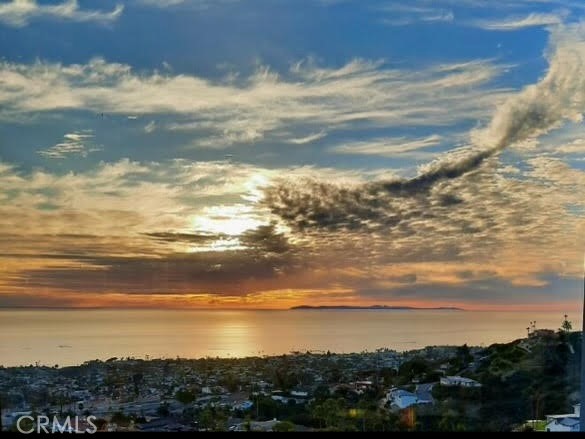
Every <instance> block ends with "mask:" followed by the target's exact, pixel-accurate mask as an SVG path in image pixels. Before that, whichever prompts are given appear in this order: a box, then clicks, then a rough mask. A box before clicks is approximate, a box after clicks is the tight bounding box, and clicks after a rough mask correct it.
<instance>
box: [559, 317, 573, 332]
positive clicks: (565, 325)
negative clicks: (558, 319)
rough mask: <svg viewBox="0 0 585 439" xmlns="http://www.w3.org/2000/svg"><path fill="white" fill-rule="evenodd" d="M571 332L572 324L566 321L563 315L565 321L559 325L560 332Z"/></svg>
mask: <svg viewBox="0 0 585 439" xmlns="http://www.w3.org/2000/svg"><path fill="white" fill-rule="evenodd" d="M572 330H573V324H572V323H571V322H570V321H569V320H567V314H565V320H563V323H562V324H561V331H563V332H565V333H568V332H571V331H572Z"/></svg>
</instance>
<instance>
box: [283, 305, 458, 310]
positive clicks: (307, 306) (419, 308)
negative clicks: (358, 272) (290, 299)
mask: <svg viewBox="0 0 585 439" xmlns="http://www.w3.org/2000/svg"><path fill="white" fill-rule="evenodd" d="M290 309H291V310H297V309H315V310H327V309H341V310H345V309H347V310H349V309H361V310H364V309H383V310H384V309H387V310H402V311H404V310H406V311H433V310H442V311H465V310H464V309H463V308H457V307H455V306H440V307H435V308H421V307H416V306H388V305H370V306H351V305H322V306H311V305H299V306H293V307H291V308H290Z"/></svg>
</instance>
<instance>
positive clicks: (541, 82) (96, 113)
mask: <svg viewBox="0 0 585 439" xmlns="http://www.w3.org/2000/svg"><path fill="white" fill-rule="evenodd" d="M584 13H585V5H583V4H581V3H580V2H573V1H566V0H551V1H546V0H545V1H538V2H534V1H528V0H510V1H505V2H501V3H498V6H497V7H494V6H493V2H488V1H483V0H462V1H454V0H439V1H433V2H431V1H425V0H416V1H412V2H408V4H406V3H405V2H398V1H394V2H392V1H387V0H384V1H372V2H358V1H352V0H347V1H343V0H338V1H335V0H330V1H327V0H321V1H319V0H302V1H288V0H276V1H275V0H272V1H268V0H266V1H262V0H258V1H250V0H248V1H243V0H242V1H238V0H224V1H205V0H184V1H180V0H175V1H158V2H157V1H149V0H132V1H126V2H123V1H110V0H104V1H101V2H99V3H96V2H89V1H81V0H80V1H71V0H65V1H63V0H60V1H54V2H43V1H34V0H13V1H3V2H0V47H1V49H2V50H1V53H2V59H1V66H0V68H1V71H0V133H1V134H0V183H1V184H2V187H0V196H1V197H2V198H1V199H2V200H3V205H2V207H0V213H2V215H3V218H4V219H3V220H0V235H1V236H2V237H3V238H2V240H3V241H4V244H5V245H6V246H7V248H8V251H7V252H6V253H7V255H6V256H5V257H4V258H3V259H4V260H5V266H4V267H5V275H4V276H2V275H1V274H0V294H2V295H0V298H2V297H4V298H5V304H6V305H27V306H28V305H43V306H45V305H47V306H52V305H55V306H62V305H71V306H93V305H96V304H99V305H100V306H102V305H104V304H106V305H107V304H111V306H125V305H129V306H130V305H131V306H135V305H140V304H142V303H147V304H148V303H155V302H156V303H158V302H157V301H161V302H165V301H170V302H172V303H174V304H179V305H180V306H191V305H193V306H206V305H209V304H216V303H217V302H218V300H219V303H220V305H226V306H228V305H229V306H232V305H233V306H252V307H257V306H266V307H268V306H274V307H279V306H288V305H289V304H298V303H304V302H311V303H325V302H327V303H329V302H336V303H364V302H368V301H371V300H374V299H375V300H376V303H389V304H393V303H396V302H397V301H398V302H400V303H427V302H429V303H440V304H441V305H445V304H447V305H448V304H453V303H455V304H458V305H462V306H471V307H474V306H475V307H490V306H492V307H505V306H508V305H509V306H516V307H520V306H523V304H526V305H527V306H528V305H533V304H534V303H537V304H538V303H540V304H543V305H542V306H545V305H546V304H549V303H557V304H558V306H559V307H563V306H564V307H567V306H569V305H567V304H569V303H574V301H575V298H576V297H577V293H578V291H577V290H575V279H578V278H579V276H580V273H581V271H582V249H583V244H584V243H585V242H584V241H583V231H584V230H583V227H584V226H583V208H584V207H583V199H585V197H583V195H585V194H583V186H584V184H583V182H584V173H583V168H584V161H583V156H584V154H583V153H585V140H584V139H585V132H584V130H583V123H582V113H583V112H584V111H585V104H584V102H585V91H584V90H583V80H582V79H580V75H581V73H584V74H585V51H584V47H585V42H584V35H585V31H584V28H583V25H582V24H581V19H582V17H583V15H584ZM416 176H419V177H420V176H422V177H420V181H423V180H424V181H431V183H429V184H428V185H427V186H425V187H424V188H423V189H419V186H418V183H416V181H418V180H416V178H417V177H416ZM409 178H415V182H414V183H412V184H411V183H404V182H407V180H405V179H409ZM397 181H398V182H400V181H402V183H400V185H399V186H400V187H401V188H403V189H401V190H400V191H399V193H398V192H396V187H398V186H397V183H396V182H397ZM388 182H394V183H392V184H387V183H388ZM425 184H426V183H425ZM404 188H408V189H404ZM411 188H413V189H411ZM405 191H406V192H408V193H406V192H405ZM544 236H546V239H545V238H543V237H544ZM122 244H123V245H122ZM272 245H276V246H277V250H274V249H273V247H271V246H272ZM484 247H485V248H484ZM561 248H562V250H561ZM384 249H385V250H386V251H383V250H384ZM551 252H552V253H553V254H552V255H551ZM547 258H548V259H547ZM177 259H179V260H180V261H181V262H180V263H178V262H177ZM246 261H251V262H249V265H247V262H246ZM149 264H150V265H149ZM152 264H154V265H152ZM120 267H122V268H120ZM146 267H151V268H146ZM152 267H155V268H154V270H155V271H157V272H158V273H159V275H157V276H158V277H157V278H156V279H150V280H148V281H144V280H140V279H142V278H141V277H140V276H137V277H136V278H135V277H134V275H132V273H135V272H141V270H147V271H150V270H151V269H152ZM161 267H166V268H164V270H167V271H164V270H163V268H161ZM169 267H174V268H169ZM169 270H170V271H171V273H168V271H169ZM173 270H174V271H173ZM163 271H164V273H167V274H160V273H163ZM337 271H338V272H337ZM325 272H331V274H330V275H329V274H327V275H326V274H324V273H325ZM202 273H203V274H202ZM210 273H211V274H210ZM214 273H216V274H215V275H214ZM96 274H99V275H100V276H101V277H100V276H98V277H100V279H102V280H101V281H100V282H101V284H100V285H96ZM161 279H162V280H161ZM146 284H148V285H146ZM430 291H432V293H430ZM478 291H479V292H481V291H485V294H480V293H477V292H478ZM530 295H531V296H530ZM143 296H144V297H143ZM528 296H530V297H531V300H528V299H525V298H527V297H528ZM218 298H219V299H218ZM173 301H174V302H173ZM170 302H169V303H170ZM446 302H448V303H446ZM165 303H166V302H165ZM0 305H2V304H1V303H0Z"/></svg>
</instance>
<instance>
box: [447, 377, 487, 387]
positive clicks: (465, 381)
mask: <svg viewBox="0 0 585 439" xmlns="http://www.w3.org/2000/svg"><path fill="white" fill-rule="evenodd" d="M441 385H442V386H447V387H454V386H458V387H481V384H480V383H478V382H477V381H475V380H472V379H471V378H465V377H460V376H446V377H441Z"/></svg>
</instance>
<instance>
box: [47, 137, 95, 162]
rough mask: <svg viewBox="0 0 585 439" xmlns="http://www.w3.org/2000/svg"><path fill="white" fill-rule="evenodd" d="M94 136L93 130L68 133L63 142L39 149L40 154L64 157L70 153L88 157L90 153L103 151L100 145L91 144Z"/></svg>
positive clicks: (55, 157) (56, 157)
mask: <svg viewBox="0 0 585 439" xmlns="http://www.w3.org/2000/svg"><path fill="white" fill-rule="evenodd" d="M93 137H94V136H93V134H92V132H91V131H82V132H74V133H68V134H65V135H64V136H63V141H62V142H60V143H57V144H56V145H53V146H51V147H50V148H47V149H43V150H41V151H39V154H40V155H42V156H43V157H46V158H50V159H63V158H65V157H67V156H69V155H79V156H81V157H87V155H88V154H89V153H92V152H96V151H101V148H100V147H98V146H95V145H92V144H91V139H92V138H93Z"/></svg>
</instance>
